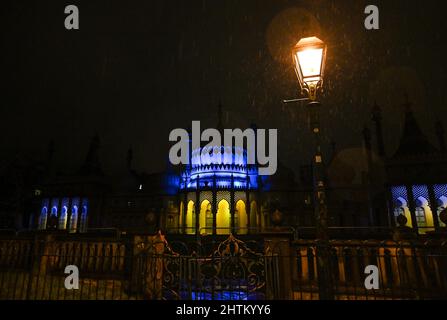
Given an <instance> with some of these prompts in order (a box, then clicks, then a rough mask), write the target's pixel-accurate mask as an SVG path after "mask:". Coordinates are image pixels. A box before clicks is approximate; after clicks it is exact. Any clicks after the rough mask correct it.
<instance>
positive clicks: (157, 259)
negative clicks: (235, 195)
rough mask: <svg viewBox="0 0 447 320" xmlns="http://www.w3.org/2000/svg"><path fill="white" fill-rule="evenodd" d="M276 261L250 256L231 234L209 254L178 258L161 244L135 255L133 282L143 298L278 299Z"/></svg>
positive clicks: (268, 256) (273, 256) (273, 257)
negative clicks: (136, 275) (139, 285)
mask: <svg viewBox="0 0 447 320" xmlns="http://www.w3.org/2000/svg"><path fill="white" fill-rule="evenodd" d="M156 246H158V247H156ZM278 262H279V259H278V255H276V254H273V253H270V252H263V253H258V252H255V251H254V250H252V249H250V248H249V247H248V246H247V244H246V243H245V242H243V241H241V240H239V239H237V238H235V237H234V236H233V235H230V236H229V237H228V238H227V239H226V240H224V241H222V242H220V243H218V244H217V246H216V248H215V249H214V248H213V251H212V252H211V253H210V254H203V252H202V251H201V250H193V251H192V253H191V254H178V253H176V252H175V251H174V250H172V248H171V247H170V246H169V244H168V243H167V242H166V241H165V240H164V239H163V241H162V242H155V243H152V244H151V245H150V246H148V247H147V248H146V249H145V250H144V251H142V252H141V253H140V254H139V255H138V256H137V258H136V266H137V269H138V271H137V273H136V274H138V275H139V279H135V280H136V281H137V282H138V283H139V284H141V285H142V286H143V287H142V288H141V287H140V288H141V289H142V291H143V292H144V296H145V298H148V299H168V300H170V299H187V300H265V299H274V298H276V297H278V294H279V279H278V277H279V272H278V271H279V263H278Z"/></svg>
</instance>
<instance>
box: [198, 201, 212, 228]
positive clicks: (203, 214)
mask: <svg viewBox="0 0 447 320" xmlns="http://www.w3.org/2000/svg"><path fill="white" fill-rule="evenodd" d="M210 208H211V204H210V202H209V201H208V200H203V201H202V203H201V204H200V216H199V225H200V233H201V234H205V233H212V232H213V230H212V227H213V220H211V228H210V229H208V219H209V212H210V211H211V210H210Z"/></svg>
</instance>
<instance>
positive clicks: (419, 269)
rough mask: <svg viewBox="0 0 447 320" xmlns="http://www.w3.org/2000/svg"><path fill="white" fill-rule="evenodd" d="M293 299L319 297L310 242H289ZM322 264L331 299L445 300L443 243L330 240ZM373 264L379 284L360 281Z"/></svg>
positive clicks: (313, 247) (314, 250) (446, 250)
mask: <svg viewBox="0 0 447 320" xmlns="http://www.w3.org/2000/svg"><path fill="white" fill-rule="evenodd" d="M294 249H295V250H296V259H294V262H293V267H292V268H293V269H294V270H295V272H293V275H294V277H293V284H294V286H293V298H294V299H318V298H319V289H320V288H319V287H318V273H317V258H318V252H317V246H316V242H315V241H304V240H299V241H295V242H294ZM329 250H330V251H329V252H330V254H329V257H328V258H327V260H328V261H327V267H328V269H329V270H330V274H331V277H332V280H333V287H332V288H330V289H331V290H332V292H333V294H334V298H335V299H347V300H351V299H352V300H359V299H360V300H370V299H373V300H374V299H447V243H446V242H444V243H440V242H425V243H421V242H418V241H411V242H409V241H399V242H395V241H330V242H329ZM368 265H373V266H377V268H378V276H379V289H367V287H366V286H365V278H366V276H367V274H365V267H366V266H368Z"/></svg>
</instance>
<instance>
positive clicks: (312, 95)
mask: <svg viewBox="0 0 447 320" xmlns="http://www.w3.org/2000/svg"><path fill="white" fill-rule="evenodd" d="M292 55H293V62H294V66H295V72H296V75H297V77H298V81H299V82H300V86H301V91H302V92H303V93H307V94H308V96H309V99H310V100H312V101H313V100H315V99H316V97H317V91H318V90H319V89H320V88H321V87H322V85H323V73H324V63H325V59H326V45H325V44H324V42H323V41H321V40H320V39H318V38H317V37H309V38H303V39H301V40H300V41H299V42H298V43H297V44H296V45H295V47H294V48H293V53H292Z"/></svg>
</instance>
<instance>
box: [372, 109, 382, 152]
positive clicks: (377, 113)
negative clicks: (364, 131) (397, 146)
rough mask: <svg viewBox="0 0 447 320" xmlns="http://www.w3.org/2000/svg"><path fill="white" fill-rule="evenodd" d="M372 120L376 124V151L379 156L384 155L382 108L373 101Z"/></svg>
mask: <svg viewBox="0 0 447 320" xmlns="http://www.w3.org/2000/svg"><path fill="white" fill-rule="evenodd" d="M371 114H372V118H371V119H372V121H373V122H374V123H375V124H376V139H377V153H378V154H379V156H381V157H385V144H384V143H383V131H382V110H381V108H380V106H379V105H378V104H377V101H374V107H373V108H372V112H371Z"/></svg>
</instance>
